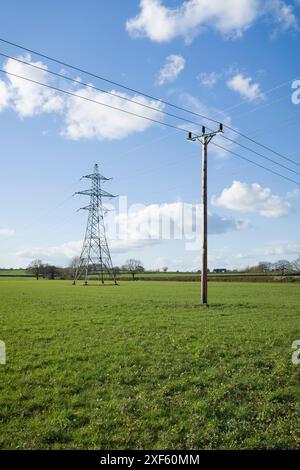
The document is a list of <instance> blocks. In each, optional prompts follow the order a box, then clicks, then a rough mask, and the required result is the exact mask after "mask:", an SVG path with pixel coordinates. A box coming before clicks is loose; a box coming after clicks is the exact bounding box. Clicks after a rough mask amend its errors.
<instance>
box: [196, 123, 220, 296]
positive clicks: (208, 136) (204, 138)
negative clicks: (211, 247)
mask: <svg viewBox="0 0 300 470" xmlns="http://www.w3.org/2000/svg"><path fill="white" fill-rule="evenodd" d="M222 133H223V124H220V127H219V130H217V131H213V132H208V133H207V132H206V129H205V127H204V126H203V127H202V135H193V134H192V132H189V135H188V140H191V141H192V142H195V141H196V140H199V141H200V142H201V144H202V254H201V258H202V266H201V304H202V305H207V147H208V144H209V143H210V141H211V140H212V139H213V138H214V137H215V136H216V135H218V134H222Z"/></svg>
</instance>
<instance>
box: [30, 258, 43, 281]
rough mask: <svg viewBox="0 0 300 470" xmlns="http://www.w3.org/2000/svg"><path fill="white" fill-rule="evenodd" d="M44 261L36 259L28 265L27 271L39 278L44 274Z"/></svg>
mask: <svg viewBox="0 0 300 470" xmlns="http://www.w3.org/2000/svg"><path fill="white" fill-rule="evenodd" d="M43 268H44V265H43V262H42V261H41V260H40V259H35V260H33V261H32V262H31V263H30V264H29V265H28V266H27V268H26V269H27V271H29V272H30V273H32V274H34V275H35V277H36V280H37V281H38V280H39V277H40V276H41V275H42V274H43Z"/></svg>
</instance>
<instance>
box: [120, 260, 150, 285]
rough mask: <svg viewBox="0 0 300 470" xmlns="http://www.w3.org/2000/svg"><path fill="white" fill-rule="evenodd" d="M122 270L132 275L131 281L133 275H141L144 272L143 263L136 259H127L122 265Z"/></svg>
mask: <svg viewBox="0 0 300 470" xmlns="http://www.w3.org/2000/svg"><path fill="white" fill-rule="evenodd" d="M123 269H124V270H125V271H128V272H129V273H130V274H131V275H132V280H133V281H134V276H135V274H137V273H143V272H144V271H145V269H144V266H143V263H142V262H141V261H139V260H137V259H128V260H127V261H126V263H125V264H124V266H123Z"/></svg>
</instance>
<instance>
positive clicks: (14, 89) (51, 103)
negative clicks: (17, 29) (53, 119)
mask: <svg viewBox="0 0 300 470" xmlns="http://www.w3.org/2000/svg"><path fill="white" fill-rule="evenodd" d="M19 59H21V60H23V61H26V62H29V63H31V64H33V65H35V66H37V67H40V68H42V69H44V70H40V69H35V68H32V67H30V66H29V65H25V64H22V63H21V62H16V61H15V60H12V59H8V60H7V61H6V63H5V64H4V70H5V71H6V72H8V73H12V74H15V75H20V76H22V77H25V78H29V79H30V80H35V81H39V82H42V83H45V84H47V85H49V84H51V83H52V80H51V77H50V76H49V74H47V66H46V65H44V64H43V63H42V62H40V61H38V62H34V61H32V60H31V57H30V55H29V54H27V55H25V56H20V57H19ZM3 89H4V91H3ZM2 94H4V96H6V104H5V106H6V107H7V106H10V107H11V108H13V109H14V110H15V111H16V112H17V113H18V114H19V115H20V116H21V117H29V116H34V115H35V114H40V113H45V112H47V113H49V112H58V111H60V110H61V109H62V106H63V98H62V97H61V96H59V95H58V94H57V93H56V92H55V91H54V90H51V89H48V88H46V87H42V86H40V85H37V84H35V83H31V82H29V81H26V80H22V79H20V78H18V77H15V76H13V75H7V82H2V93H1V91H0V103H1V95H2ZM0 106H1V104H0Z"/></svg>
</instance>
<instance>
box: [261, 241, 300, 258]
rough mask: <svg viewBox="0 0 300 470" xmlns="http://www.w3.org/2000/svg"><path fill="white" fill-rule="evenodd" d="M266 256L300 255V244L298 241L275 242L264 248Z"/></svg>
mask: <svg viewBox="0 0 300 470" xmlns="http://www.w3.org/2000/svg"><path fill="white" fill-rule="evenodd" d="M263 254H264V255H265V256H285V255H298V256H299V255H300V245H299V244H297V243H274V244H272V245H269V246H267V247H266V248H265V249H264V250H263Z"/></svg>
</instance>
